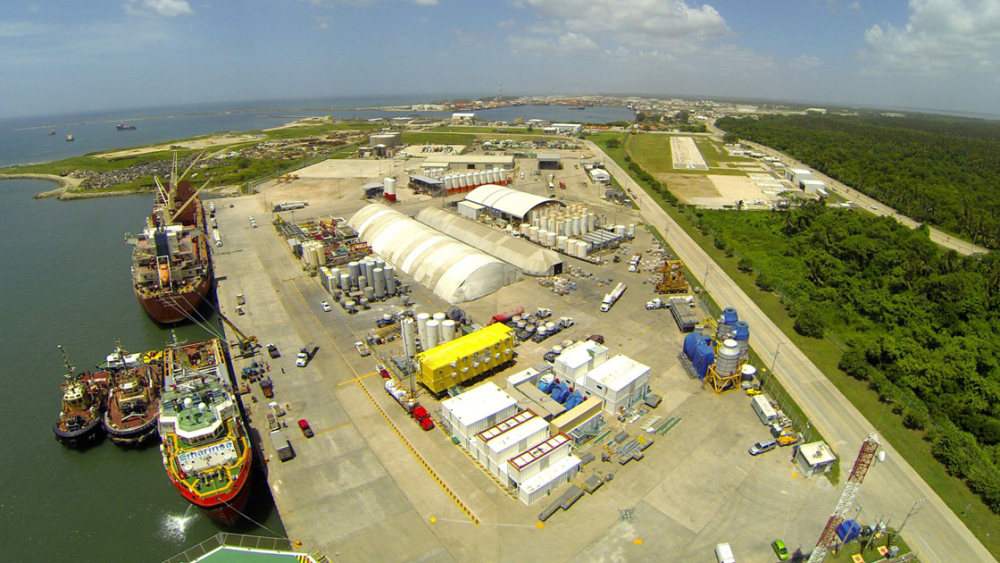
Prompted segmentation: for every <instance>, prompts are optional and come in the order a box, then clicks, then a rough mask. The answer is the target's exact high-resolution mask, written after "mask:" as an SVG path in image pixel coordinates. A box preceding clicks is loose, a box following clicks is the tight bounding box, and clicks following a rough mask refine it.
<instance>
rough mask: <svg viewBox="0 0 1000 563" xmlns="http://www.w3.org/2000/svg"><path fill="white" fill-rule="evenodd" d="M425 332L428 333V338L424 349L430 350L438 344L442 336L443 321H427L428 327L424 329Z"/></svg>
mask: <svg viewBox="0 0 1000 563" xmlns="http://www.w3.org/2000/svg"><path fill="white" fill-rule="evenodd" d="M424 332H425V333H427V340H425V341H424V343H423V344H424V350H430V349H431V348H434V347H435V346H437V345H438V341H439V340H440V337H441V323H439V322H437V321H435V320H430V321H427V328H426V329H424Z"/></svg>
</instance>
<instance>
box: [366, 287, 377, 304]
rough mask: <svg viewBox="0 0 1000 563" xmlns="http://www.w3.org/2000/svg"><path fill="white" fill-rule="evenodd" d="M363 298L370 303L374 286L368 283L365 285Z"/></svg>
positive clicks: (373, 294)
mask: <svg viewBox="0 0 1000 563" xmlns="http://www.w3.org/2000/svg"><path fill="white" fill-rule="evenodd" d="M365 299H367V300H368V302H369V303H371V302H372V301H374V300H375V288H374V287H372V286H370V285H369V286H366V287H365Z"/></svg>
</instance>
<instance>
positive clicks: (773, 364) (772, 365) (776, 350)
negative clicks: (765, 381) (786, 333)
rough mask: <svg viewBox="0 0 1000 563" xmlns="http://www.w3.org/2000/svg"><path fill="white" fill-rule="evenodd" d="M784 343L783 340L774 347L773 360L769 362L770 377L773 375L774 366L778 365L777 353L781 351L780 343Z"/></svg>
mask: <svg viewBox="0 0 1000 563" xmlns="http://www.w3.org/2000/svg"><path fill="white" fill-rule="evenodd" d="M784 343H785V342H784V341H781V342H779V343H778V345H777V346H775V347H774V360H773V361H772V362H771V377H774V368H775V367H777V365H778V354H780V353H781V345H782V344H784Z"/></svg>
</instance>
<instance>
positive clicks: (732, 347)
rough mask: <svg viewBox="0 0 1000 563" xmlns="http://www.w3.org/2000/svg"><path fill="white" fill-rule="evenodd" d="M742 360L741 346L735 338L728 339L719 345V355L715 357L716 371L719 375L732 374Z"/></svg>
mask: <svg viewBox="0 0 1000 563" xmlns="http://www.w3.org/2000/svg"><path fill="white" fill-rule="evenodd" d="M739 361H740V347H739V345H738V344H736V341H735V340H732V339H726V340H724V341H723V342H722V346H719V356H718V357H717V358H716V359H715V371H716V373H718V374H719V375H732V374H734V373H736V369H737V367H738V365H739Z"/></svg>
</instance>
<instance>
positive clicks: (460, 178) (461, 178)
mask: <svg viewBox="0 0 1000 563" xmlns="http://www.w3.org/2000/svg"><path fill="white" fill-rule="evenodd" d="M467 185H468V184H467V183H466V181H465V174H455V189H458V188H464V187H465V186H467Z"/></svg>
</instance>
